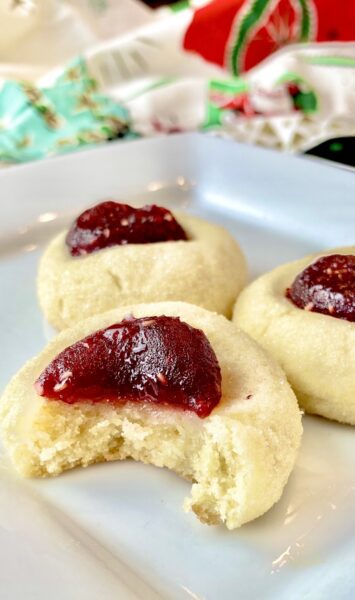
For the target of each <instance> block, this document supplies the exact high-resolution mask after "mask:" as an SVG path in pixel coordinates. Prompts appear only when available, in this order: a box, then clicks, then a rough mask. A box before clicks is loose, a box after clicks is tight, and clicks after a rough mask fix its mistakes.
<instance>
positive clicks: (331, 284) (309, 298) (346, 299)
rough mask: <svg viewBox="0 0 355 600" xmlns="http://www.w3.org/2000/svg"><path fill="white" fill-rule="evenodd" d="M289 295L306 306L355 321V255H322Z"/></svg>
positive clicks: (306, 271) (301, 277)
mask: <svg viewBox="0 0 355 600" xmlns="http://www.w3.org/2000/svg"><path fill="white" fill-rule="evenodd" d="M286 297H287V298H289V299H290V300H291V301H292V302H293V303H294V304H295V305H296V306H298V307H299V308H303V309H304V310H308V311H312V312H318V313H322V314H325V315H330V316H331V317H336V318H337V319H345V320H347V321H355V256H353V255H352V254H350V255H343V254H332V255H331V256H324V257H322V258H319V259H318V260H316V261H315V262H314V263H312V264H311V265H310V266H309V267H307V268H306V269H305V270H304V271H302V273H300V274H299V275H297V277H296V279H295V280H294V282H293V284H292V286H291V287H290V288H288V289H287V290H286Z"/></svg>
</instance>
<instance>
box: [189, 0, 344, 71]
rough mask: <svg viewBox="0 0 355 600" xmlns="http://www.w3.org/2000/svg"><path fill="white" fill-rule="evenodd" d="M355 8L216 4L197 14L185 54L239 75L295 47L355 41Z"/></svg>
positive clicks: (295, 0) (255, 0) (310, 2)
mask: <svg viewBox="0 0 355 600" xmlns="http://www.w3.org/2000/svg"><path fill="white" fill-rule="evenodd" d="M354 20H355V2H354V1H353V0H341V1H340V2H339V6H338V8H337V10H335V8H334V2H333V0H214V1H213V2H211V3H209V4H207V5H205V6H203V7H202V8H200V9H198V10H196V11H195V13H194V16H193V19H192V21H191V23H190V26H189V27H188V29H187V31H186V34H185V37H184V49H185V50H188V51H190V52H196V53H198V54H200V55H201V56H202V57H203V58H204V59H205V60H207V61H209V62H213V63H215V64H218V65H220V66H222V67H225V68H227V69H228V70H229V71H231V72H232V73H233V74H234V75H238V74H239V73H242V72H244V71H248V70H249V69H251V68H253V67H255V66H256V65H257V64H259V63H260V62H261V61H262V60H263V59H264V58H266V57H267V56H270V55H271V54H272V53H273V52H275V51H277V50H279V49H280V48H283V47H285V46H287V45H289V44H295V43H299V42H307V41H334V40H337V41H347V40H350V39H353V38H354V30H353V23H354Z"/></svg>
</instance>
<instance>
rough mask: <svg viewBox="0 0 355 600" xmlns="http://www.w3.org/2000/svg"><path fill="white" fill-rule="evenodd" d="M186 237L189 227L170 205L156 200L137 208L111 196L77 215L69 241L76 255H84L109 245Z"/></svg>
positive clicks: (67, 239) (68, 235) (69, 246)
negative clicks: (182, 225) (181, 220)
mask: <svg viewBox="0 0 355 600" xmlns="http://www.w3.org/2000/svg"><path fill="white" fill-rule="evenodd" d="M186 239H187V237H186V233H185V231H184V230H183V228H182V227H181V226H180V225H179V223H178V222H177V221H176V219H175V218H174V216H173V215H172V213H171V212H170V211H169V210H167V209H166V208H162V207H161V206H155V205H154V204H152V205H149V206H143V208H133V207H132V206H129V205H128V204H120V203H119V202H114V201H112V200H107V201H106V202H101V204H97V205H96V206H93V207H92V208H89V209H88V210H86V211H85V212H83V213H82V214H81V215H80V216H79V217H78V218H77V219H76V221H75V222H74V223H73V225H72V227H71V228H70V230H69V232H68V234H67V237H66V244H67V246H68V248H69V251H70V253H71V255H72V256H83V255H85V254H89V253H91V252H96V251H97V250H101V249H102V248H107V247H108V246H116V245H124V244H153V243H156V242H169V241H177V240H186Z"/></svg>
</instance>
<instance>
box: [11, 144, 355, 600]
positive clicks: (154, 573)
mask: <svg viewBox="0 0 355 600" xmlns="http://www.w3.org/2000/svg"><path fill="white" fill-rule="evenodd" d="M354 183H355V179H354V174H353V173H351V172H348V171H344V170H340V169H336V168H333V167H329V166H325V165H322V164H319V163H317V162H312V161H309V160H306V159H302V158H293V157H287V156H282V155H278V154H275V153H273V152H271V151H265V150H261V149H257V148H252V147H247V146H241V145H237V144H235V143H232V142H227V141H223V140H218V139H214V138H211V137H207V136H199V135H196V134H192V135H182V136H180V135H179V136H172V137H169V138H161V139H154V140H145V141H138V142H130V143H119V144H112V145H109V146H106V147H103V148H100V149H97V150H91V151H86V152H82V153H79V154H76V155H70V156H66V157H61V158H57V159H52V160H47V161H43V162H41V163H38V164H30V165H26V166H23V167H17V168H12V169H9V170H4V171H3V172H1V173H0V198H1V202H0V235H1V237H0V281H1V290H2V294H1V297H0V308H1V367H2V368H1V374H0V378H1V379H0V386H1V387H4V386H5V384H6V383H7V381H8V379H9V378H10V376H11V375H12V374H13V373H14V372H15V371H16V370H17V369H18V368H19V367H20V366H21V365H22V364H23V362H24V361H25V360H26V359H28V358H30V357H31V356H32V355H34V354H36V353H37V352H38V351H39V350H40V349H41V348H42V347H43V345H44V344H45V343H46V341H47V339H48V337H49V336H50V335H51V332H50V330H49V328H48V327H47V326H46V324H45V323H44V321H43V319H42V316H41V314H40V311H39V308H38V305H37V301H36V291H35V287H36V286H35V278H36V269H37V262H38V257H39V255H40V254H41V252H42V249H43V245H44V243H46V242H47V241H48V239H49V238H50V237H51V236H52V235H53V234H54V232H56V231H57V230H59V229H60V228H61V227H63V225H64V224H66V223H69V222H70V220H71V219H72V218H73V216H74V215H76V214H78V212H79V211H80V210H81V209H82V208H83V207H86V206H88V205H90V204H92V203H94V202H95V201H98V200H100V199H103V198H107V197H113V198H116V199H125V200H127V201H130V202H133V201H140V202H156V203H158V204H159V203H161V204H165V205H167V206H172V207H183V208H186V209H187V210H188V211H191V212H193V213H196V214H198V215H201V216H203V217H207V218H209V219H211V220H214V221H216V222H220V223H223V224H224V225H225V226H226V227H227V228H228V229H230V230H231V231H232V233H233V234H235V236H236V237H237V238H238V240H240V242H241V245H242V247H243V248H244V250H245V252H246V254H247V256H248V259H249V263H250V266H251V272H252V276H253V277H254V276H256V275H257V274H259V273H262V272H263V271H265V270H267V269H270V268H272V267H274V266H275V265H277V264H279V263H282V262H285V261H289V260H291V259H294V258H297V257H301V256H302V255H304V254H306V253H308V252H311V251H314V250H318V249H322V248H328V247H331V246H336V245H344V244H350V243H354V241H355V239H354V238H355V234H354V223H355V196H354ZM304 425H305V434H304V439H303V444H302V449H301V452H300V455H299V459H298V462H297V466H296V468H295V470H294V472H293V474H292V476H291V478H290V481H289V483H288V485H287V488H286V490H285V493H284V495H283V497H282V499H281V501H280V502H279V503H278V504H277V506H275V507H274V508H273V509H272V510H271V511H269V513H267V514H266V515H265V516H263V517H261V518H260V519H258V520H256V521H254V522H252V523H250V524H248V525H245V526H244V527H242V528H241V529H240V530H236V531H234V532H228V531H227V530H225V529H224V528H222V527H207V526H204V525H201V524H200V523H199V522H198V521H197V519H196V518H195V517H194V516H193V515H192V514H188V515H187V514H184V512H183V511H182V508H181V505H182V500H183V497H184V496H185V495H186V494H187V492H188V487H189V484H187V483H186V482H185V481H182V480H180V479H179V478H178V477H177V476H175V475H174V474H173V473H170V472H168V471H167V470H161V469H156V468H154V467H149V466H145V465H142V464H136V463H133V462H132V461H128V462H125V463H116V464H114V463H112V464H103V465H96V466H93V467H90V468H88V469H85V470H83V469H82V470H76V471H72V472H69V473H67V474H64V475H62V476H61V477H58V478H56V479H53V480H43V481H24V480H20V479H19V478H18V477H17V476H16V474H15V473H14V472H13V470H12V468H11V466H10V465H9V464H8V462H7V459H6V457H5V456H2V457H1V463H0V467H1V468H0V598H1V600H21V599H22V598H26V600H48V599H50V600H72V599H73V600H84V599H85V600H98V599H100V600H106V599H107V600H114V599H115V600H116V599H118V600H121V599H122V600H130V599H136V600H138V599H139V600H153V599H154V600H156V599H164V600H188V599H191V598H192V599H194V600H237V599H238V600H244V599H247V600H253V599H258V600H259V599H263V600H264V599H266V600H269V599H270V600H271V599H272V600H275V599H276V600H283V599H285V600H286V599H287V600H299V599H301V598H302V599H303V598H308V599H319V600H320V599H322V600H327V599H332V600H333V599H335V598H336V599H337V600H345V599H349V600H350V599H352V598H354V597H355V543H354V533H355V510H354V508H355V435H354V431H353V430H352V429H351V428H350V427H346V426H341V425H338V424H335V423H330V422H327V421H325V420H322V419H317V418H315V417H314V418H311V417H306V418H305V419H304Z"/></svg>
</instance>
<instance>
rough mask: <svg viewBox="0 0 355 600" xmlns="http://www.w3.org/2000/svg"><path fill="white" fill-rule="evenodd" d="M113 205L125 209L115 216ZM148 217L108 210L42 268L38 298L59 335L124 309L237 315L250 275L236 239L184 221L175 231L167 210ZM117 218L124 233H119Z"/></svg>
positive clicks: (56, 248) (49, 255) (61, 241)
mask: <svg viewBox="0 0 355 600" xmlns="http://www.w3.org/2000/svg"><path fill="white" fill-rule="evenodd" d="M106 205H110V206H109V207H108V208H105V206H106ZM112 205H116V207H119V209H117V210H116V209H115V210H114V211H113V210H112ZM121 207H123V209H122V208H121ZM128 209H130V212H129V211H128ZM147 209H150V210H149V211H148V210H147V211H146V213H147V215H148V216H145V215H144V210H145V209H138V210H136V209H133V208H131V207H127V205H120V204H117V203H114V202H105V203H102V204H101V205H97V206H96V207H94V208H93V209H89V210H88V211H86V212H85V213H83V214H82V215H81V216H80V217H79V218H78V220H77V222H76V223H78V222H79V224H80V227H81V229H80V228H79V227H78V226H77V225H75V224H74V225H73V227H72V229H71V231H70V232H69V234H68V232H62V233H61V234H59V235H58V236H57V237H56V238H55V239H54V240H53V241H52V242H51V243H50V245H49V247H48V248H47V250H46V251H45V253H44V255H43V257H42V260H41V262H40V266H39V273H38V297H39V303H40V306H41V308H42V310H43V312H44V315H45V317H46V318H47V319H48V321H49V322H50V323H51V324H52V325H53V326H54V327H56V328H58V329H64V328H65V327H69V326H72V325H74V324H75V323H76V322H77V321H80V320H81V319H84V318H86V317H89V316H92V315H95V314H99V313H102V312H105V311H107V310H110V309H113V308H115V307H118V306H121V305H125V304H132V303H137V302H156V301H166V300H181V301H186V302H190V303H193V304H197V305H198V306H202V307H204V308H207V309H209V310H213V311H216V312H218V313H221V314H224V315H226V316H227V317H230V316H231V315H232V309H233V305H234V302H235V300H236V298H237V296H238V294H239V292H240V291H241V289H242V288H243V287H244V285H245V282H246V275H247V269H246V262H245V259H244V256H243V254H242V252H241V250H240V248H239V246H238V244H237V242H236V241H235V240H234V238H233V237H232V236H231V235H230V234H229V233H228V232H227V231H226V230H225V229H224V228H223V227H220V226H218V225H213V224H211V223H208V222H206V221H203V220H201V219H198V218H196V217H192V216H190V215H186V214H180V213H179V214H176V215H175V216H176V219H177V220H178V223H177V221H175V217H174V216H173V215H172V213H170V211H167V210H166V209H162V208H160V207H154V206H153V207H147ZM123 210H124V211H126V212H122V211H123ZM105 211H106V212H105ZM127 211H128V212H127ZM154 211H156V212H158V216H157V217H156V216H155V213H154ZM162 211H163V216H161V214H160V212H162ZM98 212H99V213H100V214H99V216H97V213H98ZM101 213H102V214H101ZM137 213H138V216H137ZM87 214H88V215H89V216H88V217H86V216H85V215H87ZM122 214H123V215H124V216H123V217H122ZM126 215H127V216H126ZM142 215H143V216H142ZM117 218H118V219H119V227H120V229H119V231H117V228H116V230H115V229H114V226H113V222H114V221H115V219H116V221H117ZM95 219H96V221H99V223H97V222H95ZM80 220H81V221H80ZM83 220H84V221H85V223H82V221H83ZM88 223H89V225H90V228H88V229H84V225H87V224H88ZM121 223H123V226H121ZM173 224H176V227H175V229H173V230H172V226H173ZM87 226H88V225H87ZM75 227H76V229H75ZM164 228H168V230H167V232H164ZM78 231H79V233H78V235H77V237H79V240H78V239H76V238H75V233H77V232H78ZM73 232H74V233H73ZM181 232H182V233H181ZM126 233H127V235H126V236H125V234H126ZM165 233H166V236H165V237H164V235H165ZM180 234H181V235H180ZM179 236H180V237H179ZM184 236H185V237H184ZM68 238H69V242H70V243H71V246H68ZM73 239H74V242H73ZM159 240H163V241H159ZM142 241H143V242H144V243H141V242H142ZM106 243H107V244H109V245H107V246H106V245H105V244H106ZM75 244H76V245H75Z"/></svg>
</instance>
